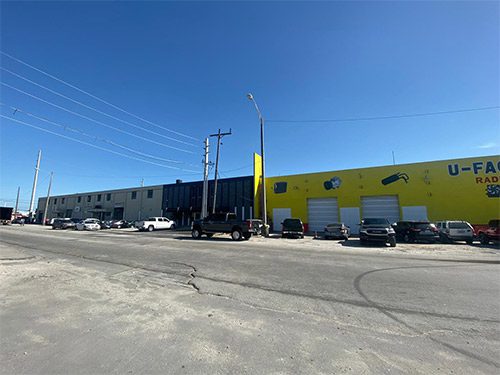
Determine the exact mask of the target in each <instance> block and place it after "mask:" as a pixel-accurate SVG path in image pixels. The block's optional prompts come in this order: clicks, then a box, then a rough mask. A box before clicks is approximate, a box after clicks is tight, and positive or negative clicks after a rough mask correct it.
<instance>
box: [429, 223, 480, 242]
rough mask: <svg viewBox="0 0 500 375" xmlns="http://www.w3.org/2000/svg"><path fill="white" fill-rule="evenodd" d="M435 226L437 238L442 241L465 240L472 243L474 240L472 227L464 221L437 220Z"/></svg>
mask: <svg viewBox="0 0 500 375" xmlns="http://www.w3.org/2000/svg"><path fill="white" fill-rule="evenodd" d="M436 227H437V229H438V230H439V239H440V240H441V242H443V243H450V242H453V241H465V242H467V243H468V244H469V245H472V242H473V241H474V229H473V228H472V225H470V224H469V223H468V222H466V221H458V220H447V221H438V222H437V223H436Z"/></svg>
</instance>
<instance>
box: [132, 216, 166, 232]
mask: <svg viewBox="0 0 500 375" xmlns="http://www.w3.org/2000/svg"><path fill="white" fill-rule="evenodd" d="M134 226H135V227H136V228H137V229H139V230H141V231H142V230H147V231H149V232H152V231H154V230H158V229H172V230H174V229H175V221H174V220H170V219H169V218H166V217H150V218H148V219H147V220H142V221H136V222H135V225H134Z"/></svg>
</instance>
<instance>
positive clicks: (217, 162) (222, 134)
mask: <svg viewBox="0 0 500 375" xmlns="http://www.w3.org/2000/svg"><path fill="white" fill-rule="evenodd" d="M231 134H232V133H231V129H229V133H221V132H220V129H219V132H218V133H217V134H210V136H211V137H217V156H216V157H215V179H214V204H213V207H212V213H213V214H215V205H216V203H217V174H218V173H219V148H220V140H221V139H222V137H224V136H225V135H231Z"/></svg>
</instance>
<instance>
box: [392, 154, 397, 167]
mask: <svg viewBox="0 0 500 375" xmlns="http://www.w3.org/2000/svg"><path fill="white" fill-rule="evenodd" d="M392 165H396V157H395V156H394V151H393V152H392Z"/></svg>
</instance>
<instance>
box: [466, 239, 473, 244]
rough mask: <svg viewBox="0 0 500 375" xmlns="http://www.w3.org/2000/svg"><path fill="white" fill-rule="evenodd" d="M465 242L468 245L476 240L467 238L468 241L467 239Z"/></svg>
mask: <svg viewBox="0 0 500 375" xmlns="http://www.w3.org/2000/svg"><path fill="white" fill-rule="evenodd" d="M465 243H466V244H467V245H472V244H473V243H474V240H467V241H465Z"/></svg>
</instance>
